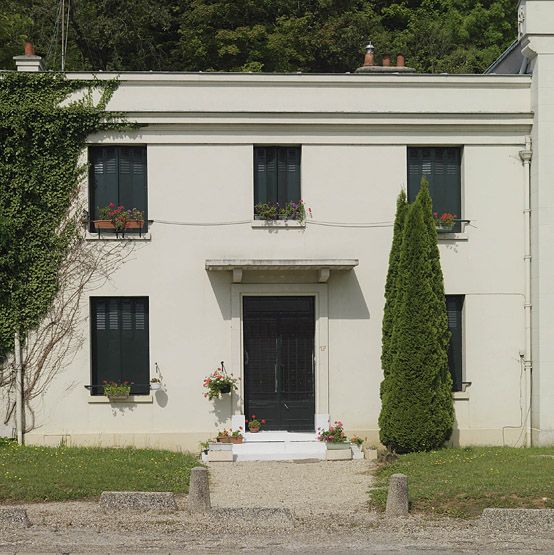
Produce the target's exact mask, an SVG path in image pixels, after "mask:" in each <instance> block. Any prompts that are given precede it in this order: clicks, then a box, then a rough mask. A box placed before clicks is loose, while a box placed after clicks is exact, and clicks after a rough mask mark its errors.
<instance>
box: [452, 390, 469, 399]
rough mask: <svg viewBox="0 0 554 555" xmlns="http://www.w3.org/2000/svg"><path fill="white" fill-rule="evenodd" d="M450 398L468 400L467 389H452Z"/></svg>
mask: <svg viewBox="0 0 554 555" xmlns="http://www.w3.org/2000/svg"><path fill="white" fill-rule="evenodd" d="M452 399H453V400H454V401H469V391H453V392H452Z"/></svg>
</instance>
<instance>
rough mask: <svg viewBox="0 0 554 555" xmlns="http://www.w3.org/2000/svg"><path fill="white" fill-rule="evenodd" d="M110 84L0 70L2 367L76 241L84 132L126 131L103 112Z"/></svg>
mask: <svg viewBox="0 0 554 555" xmlns="http://www.w3.org/2000/svg"><path fill="white" fill-rule="evenodd" d="M116 88H117V82H116V81H113V80H108V81H100V80H94V81H81V80H72V79H68V78H67V77H65V76H64V75H63V74H58V73H17V72H7V73H2V74H0V151H1V155H0V231H1V233H0V236H1V240H0V365H1V364H2V362H5V361H6V357H8V355H9V354H10V353H11V352H12V351H13V348H14V334H15V332H19V333H20V335H21V337H22V339H23V342H25V340H26V338H27V337H28V336H29V334H30V333H31V332H32V331H33V330H36V329H37V328H38V326H39V324H40V323H41V322H42V320H43V319H44V317H45V316H46V315H47V314H48V311H49V310H50V309H51V306H52V303H53V301H54V299H55V298H56V295H57V294H58V292H59V288H60V283H61V281H60V271H61V269H62V268H63V267H64V263H65V262H66V259H67V256H68V253H69V252H70V250H71V249H73V250H74V248H75V244H76V241H78V240H79V239H78V238H79V235H80V231H81V229H80V218H81V214H79V213H78V212H77V211H76V209H75V207H76V205H77V203H76V200H77V199H78V196H79V189H80V185H81V183H82V178H83V176H84V175H85V172H86V164H83V163H82V161H80V157H81V155H82V152H83V149H84V147H85V142H86V139H87V137H88V136H89V135H90V134H91V133H95V132H99V131H106V130H115V129H128V128H129V124H128V123H127V122H126V121H125V120H124V118H123V117H122V115H121V114H119V113H115V112H107V111H106V105H107V103H108V101H109V99H110V98H111V96H112V95H113V93H114V91H115V90H116ZM95 99H96V101H95ZM0 377H1V376H0ZM1 381H2V380H0V385H1Z"/></svg>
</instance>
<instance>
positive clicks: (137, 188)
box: [118, 147, 148, 232]
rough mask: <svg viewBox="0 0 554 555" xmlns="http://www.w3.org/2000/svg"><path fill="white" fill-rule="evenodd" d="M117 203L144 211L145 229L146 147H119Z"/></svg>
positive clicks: (146, 204)
mask: <svg viewBox="0 0 554 555" xmlns="http://www.w3.org/2000/svg"><path fill="white" fill-rule="evenodd" d="M118 154H119V204H121V205H122V206H125V208H129V209H132V208H137V209H138V210H141V211H142V212H143V213H144V222H145V224H144V227H143V229H142V231H143V232H144V231H146V230H147V223H146V222H147V221H148V203H147V190H146V148H145V147H119V153H118Z"/></svg>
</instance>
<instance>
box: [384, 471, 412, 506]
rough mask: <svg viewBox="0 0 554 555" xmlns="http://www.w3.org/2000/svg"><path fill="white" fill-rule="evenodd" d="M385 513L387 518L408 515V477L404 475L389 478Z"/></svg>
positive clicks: (394, 475)
mask: <svg viewBox="0 0 554 555" xmlns="http://www.w3.org/2000/svg"><path fill="white" fill-rule="evenodd" d="M386 513H387V515H388V516H407V515H408V476H406V475H405V474H393V475H392V476H391V477H390V481H389V494H388V496H387V510H386Z"/></svg>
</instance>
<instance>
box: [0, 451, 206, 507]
mask: <svg viewBox="0 0 554 555" xmlns="http://www.w3.org/2000/svg"><path fill="white" fill-rule="evenodd" d="M198 465H199V462H198V460H197V459H196V457H194V456H193V455H191V454H189V453H174V452H171V451H158V450H153V449H115V448H114V449H101V448H92V447H91V448H88V447H57V448H52V447H26V446H25V447H20V446H18V445H17V444H16V443H14V442H9V443H5V442H0V503H10V502H13V501H63V500H68V499H82V498H85V497H96V496H99V495H100V493H102V491H104V490H110V491H121V490H123V491H125V490H134V491H173V492H187V491H188V485H189V478H190V470H191V468H192V467H194V466H198Z"/></svg>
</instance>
